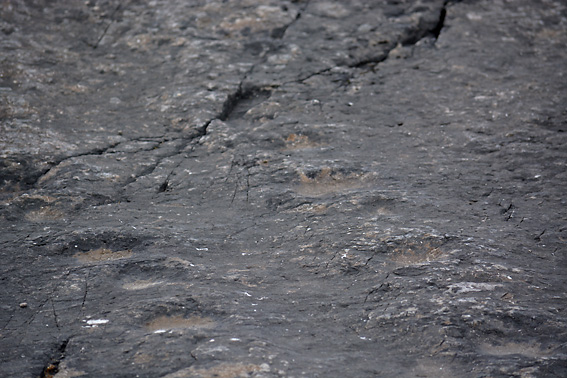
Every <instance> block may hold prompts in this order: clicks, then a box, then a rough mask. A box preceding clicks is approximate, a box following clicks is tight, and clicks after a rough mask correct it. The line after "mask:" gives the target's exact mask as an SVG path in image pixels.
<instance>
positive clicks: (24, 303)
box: [20, 302, 28, 308]
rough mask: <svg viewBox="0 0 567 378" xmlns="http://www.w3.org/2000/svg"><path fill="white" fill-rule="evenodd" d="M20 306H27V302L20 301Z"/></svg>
mask: <svg viewBox="0 0 567 378" xmlns="http://www.w3.org/2000/svg"><path fill="white" fill-rule="evenodd" d="M20 307H21V308H26V307H28V304H27V303H26V302H22V303H20Z"/></svg>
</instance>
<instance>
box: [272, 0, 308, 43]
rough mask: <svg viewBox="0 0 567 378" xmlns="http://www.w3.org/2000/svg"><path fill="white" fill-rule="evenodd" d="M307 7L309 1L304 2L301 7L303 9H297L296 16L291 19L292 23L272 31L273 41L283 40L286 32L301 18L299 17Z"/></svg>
mask: <svg viewBox="0 0 567 378" xmlns="http://www.w3.org/2000/svg"><path fill="white" fill-rule="evenodd" d="M308 6H309V0H307V1H306V2H305V4H304V5H303V7H301V8H299V10H298V11H297V15H296V16H295V18H294V19H293V21H291V22H290V23H289V24H286V25H284V26H282V27H279V28H275V29H273V30H272V32H271V35H270V36H271V37H272V38H274V39H283V38H284V36H285V33H286V31H287V30H288V29H289V28H290V27H291V26H292V25H293V24H295V23H296V22H297V20H299V19H300V18H301V15H302V14H303V12H305V10H306V9H307V7H308Z"/></svg>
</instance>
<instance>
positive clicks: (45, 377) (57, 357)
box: [39, 338, 71, 378]
mask: <svg viewBox="0 0 567 378" xmlns="http://www.w3.org/2000/svg"><path fill="white" fill-rule="evenodd" d="M70 340H71V338H67V339H65V340H63V341H62V342H61V344H59V345H58V346H57V348H56V350H55V351H54V353H53V357H51V360H50V361H49V362H48V363H47V364H46V365H45V367H44V368H43V369H42V371H41V373H40V375H39V376H40V378H54V377H55V376H56V375H57V373H58V372H59V365H60V364H61V362H62V361H63V360H64V359H65V351H66V349H67V345H68V344H69V341H70Z"/></svg>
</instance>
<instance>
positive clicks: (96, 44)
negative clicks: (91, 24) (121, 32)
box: [85, 4, 122, 50]
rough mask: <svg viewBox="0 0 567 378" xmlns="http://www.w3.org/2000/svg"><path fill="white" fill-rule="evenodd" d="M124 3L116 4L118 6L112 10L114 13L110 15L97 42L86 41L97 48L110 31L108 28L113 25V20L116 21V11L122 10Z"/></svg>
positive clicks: (94, 48)
mask: <svg viewBox="0 0 567 378" xmlns="http://www.w3.org/2000/svg"><path fill="white" fill-rule="evenodd" d="M121 6H122V4H118V6H116V8H115V9H114V11H113V12H112V14H111V15H110V17H109V20H110V22H109V23H108V24H107V25H106V27H105V28H104V30H103V31H102V33H101V34H100V36H99V37H98V39H97V40H96V42H95V43H90V42H88V41H85V43H86V44H87V45H88V46H90V47H92V48H93V50H96V48H97V47H98V45H99V44H100V42H101V41H102V39H103V38H104V37H105V36H106V34H107V33H108V29H110V25H112V23H113V22H115V20H114V16H115V15H116V13H117V12H118V11H119V10H120V8H121Z"/></svg>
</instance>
